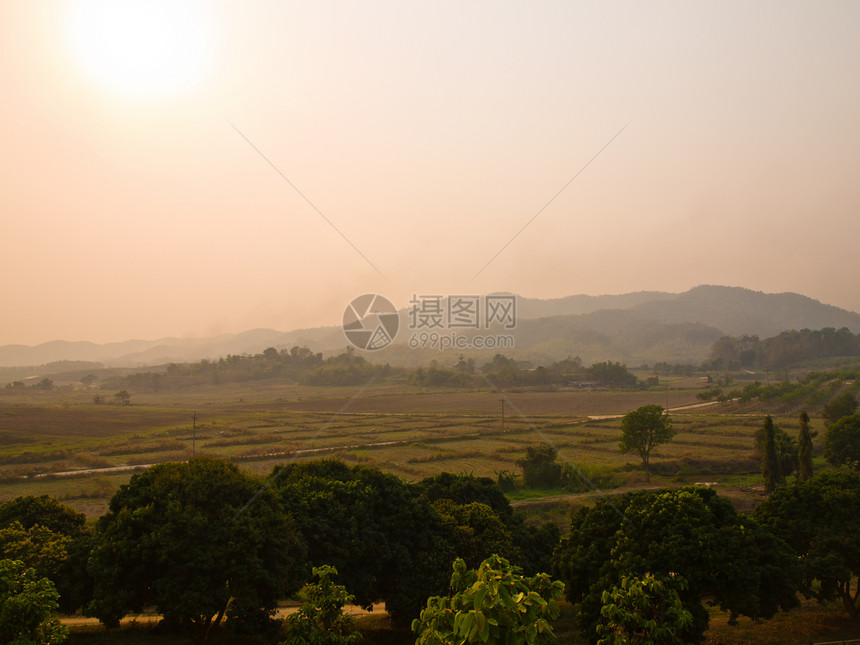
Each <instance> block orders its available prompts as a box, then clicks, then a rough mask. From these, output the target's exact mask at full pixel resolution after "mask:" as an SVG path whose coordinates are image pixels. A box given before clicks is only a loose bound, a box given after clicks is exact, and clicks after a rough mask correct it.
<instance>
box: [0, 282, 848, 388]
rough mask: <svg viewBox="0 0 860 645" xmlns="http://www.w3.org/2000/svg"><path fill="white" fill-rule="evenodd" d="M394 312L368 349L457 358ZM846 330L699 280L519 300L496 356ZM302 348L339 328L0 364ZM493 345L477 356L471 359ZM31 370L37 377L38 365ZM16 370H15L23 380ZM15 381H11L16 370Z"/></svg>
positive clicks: (638, 356) (807, 309)
mask: <svg viewBox="0 0 860 645" xmlns="http://www.w3.org/2000/svg"><path fill="white" fill-rule="evenodd" d="M408 321H409V318H408V312H407V311H406V310H403V311H402V315H401V331H400V334H399V335H398V337H397V339H396V342H395V343H394V344H392V345H391V346H389V347H387V348H385V349H384V350H382V351H379V352H376V353H375V354H374V355H373V360H374V361H375V362H390V363H391V364H392V365H420V364H427V363H429V361H430V360H431V359H433V358H436V359H439V360H440V361H442V362H452V361H451V359H453V361H456V359H457V355H458V354H459V353H461V352H460V350H457V351H451V352H448V353H444V352H443V353H440V352H439V351H438V350H437V349H424V350H420V349H419V350H416V349H415V348H414V347H410V345H409V340H410V336H411V333H412V330H409V329H408ZM827 327H832V328H834V329H841V328H847V329H849V330H850V331H852V332H860V314H857V313H854V312H851V311H847V310H845V309H840V308H838V307H833V306H831V305H826V304H822V303H821V302H819V301H817V300H813V299H812V298H808V297H806V296H803V295H799V294H796V293H779V294H773V293H762V292H759V291H751V290H749V289H743V288H740V287H720V286H707V285H706V286H699V287H696V288H694V289H691V290H689V291H686V292H684V293H680V294H672V293H665V292H650V291H649V292H637V293H629V294H622V295H604V296H585V295H578V296H569V297H565V298H557V299H550V300H538V299H533V298H523V297H521V298H519V299H518V324H517V327H516V329H515V330H513V333H512V335H513V336H514V340H515V347H514V348H513V349H512V350H510V351H507V350H506V351H505V352H504V353H506V354H509V355H511V356H515V357H516V358H518V359H521V360H529V361H532V362H535V363H549V362H552V361H554V360H560V359H562V358H564V357H566V356H580V358H582V360H583V361H584V362H585V363H586V364H590V363H593V362H598V361H606V360H613V361H622V362H626V363H627V364H629V365H637V364H640V363H653V362H660V361H664V362H670V363H699V362H701V361H703V360H705V359H706V358H708V356H709V355H710V352H711V348H712V346H713V344H714V342H716V341H717V340H719V339H720V338H721V337H723V336H743V335H748V336H759V337H760V338H766V337H769V336H775V335H777V334H779V333H781V332H783V331H785V330H792V329H794V330H801V329H823V328H827ZM296 345H298V346H307V347H309V348H310V349H311V350H313V351H314V352H324V353H325V354H327V355H329V354H331V353H339V352H341V351H343V348H344V347H345V346H346V345H347V340H346V338H345V337H344V335H343V332H342V330H341V328H340V327H339V326H331V327H320V328H316V329H303V330H294V331H291V332H280V331H275V330H271V329H255V330H250V331H247V332H242V333H239V334H223V335H221V336H217V337H212V338H198V339H181V338H164V339H160V340H152V341H145V340H132V341H125V342H122V343H109V344H103V345H99V344H95V343H88V342H75V343H71V342H64V341H52V342H50V343H43V344H41V345H37V346H34V347H28V346H23V345H6V346H3V347H0V366H21V365H23V366H28V365H30V366H31V365H44V364H46V363H50V362H52V361H61V360H75V361H98V362H101V363H103V364H105V365H106V366H116V367H120V366H135V365H138V366H139V365H158V364H162V365H163V364H165V363H169V362H177V363H178V362H193V361H199V360H201V359H210V360H211V359H218V358H220V357H222V356H227V355H241V354H258V353H260V352H262V351H263V350H264V349H266V348H267V347H275V348H277V349H289V348H290V347H293V346H296ZM495 353H496V352H495V351H485V352H483V353H481V352H476V353H475V355H476V357H477V358H478V359H481V358H490V357H492V355H493V354H495ZM38 373H40V374H44V373H45V372H44V370H42V371H39V372H38ZM23 376H24V374H22V377H23ZM16 378H18V377H17V376H16Z"/></svg>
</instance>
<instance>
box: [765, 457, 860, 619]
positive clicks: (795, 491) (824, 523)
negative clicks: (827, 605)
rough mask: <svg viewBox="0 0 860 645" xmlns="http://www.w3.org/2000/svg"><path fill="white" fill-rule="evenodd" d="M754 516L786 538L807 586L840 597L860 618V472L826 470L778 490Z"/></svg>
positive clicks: (816, 593) (810, 591)
mask: <svg viewBox="0 0 860 645" xmlns="http://www.w3.org/2000/svg"><path fill="white" fill-rule="evenodd" d="M755 517H756V518H757V519H758V521H760V522H761V523H763V524H765V525H766V526H768V527H769V528H770V529H771V530H772V531H773V532H774V533H775V534H776V535H777V536H779V537H780V538H781V539H783V540H785V541H786V542H787V543H788V544H789V545H790V546H791V548H793V549H794V551H795V552H796V554H797V559H798V562H799V563H800V565H801V567H802V574H803V577H802V590H803V591H804V593H805V594H806V595H807V596H815V597H816V598H818V599H819V600H821V601H822V602H823V601H827V600H830V599H832V598H835V597H838V598H840V599H841V600H842V603H843V605H844V607H845V610H846V611H847V612H848V613H849V614H851V615H852V616H854V617H857V616H860V588H852V582H853V581H854V580H855V579H856V577H857V576H858V575H860V473H853V472H846V471H842V472H823V473H820V474H818V475H816V476H815V477H813V478H811V479H808V480H806V481H802V482H793V483H791V484H789V485H788V486H786V487H784V488H780V489H779V490H777V491H775V492H774V493H773V495H771V496H770V498H769V499H767V500H765V501H764V502H762V503H761V504H760V505H759V506H758V508H756V511H755Z"/></svg>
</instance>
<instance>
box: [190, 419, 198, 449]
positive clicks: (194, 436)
mask: <svg viewBox="0 0 860 645" xmlns="http://www.w3.org/2000/svg"><path fill="white" fill-rule="evenodd" d="M191 422H192V426H191V456H192V457H193V456H194V455H195V454H196V452H197V451H196V448H197V446H196V444H197V410H194V414H193V415H192V417H191Z"/></svg>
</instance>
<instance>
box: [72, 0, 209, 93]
mask: <svg viewBox="0 0 860 645" xmlns="http://www.w3.org/2000/svg"><path fill="white" fill-rule="evenodd" d="M67 26H68V36H69V45H70V47H71V50H72V55H73V57H74V59H75V61H76V63H77V65H78V66H79V67H80V68H81V70H82V71H83V72H84V73H86V75H87V76H88V77H90V79H91V80H92V81H94V82H95V83H97V84H98V85H100V86H102V87H103V88H105V89H107V90H109V91H111V92H114V93H116V94H120V95H123V96H125V97H128V98H142V99H146V98H157V97H163V96H166V95H172V94H177V93H180V92H184V91H187V90H189V89H191V88H192V87H193V86H194V85H195V84H196V83H198V82H199V81H200V80H201V79H202V78H203V76H204V74H205V72H206V68H207V66H208V64H209V63H210V62H211V58H212V37H213V33H212V32H213V29H212V25H211V24H210V23H209V21H208V20H207V16H206V15H205V12H204V11H203V10H202V4H201V3H198V2H194V1H193V0H81V1H80V2H77V3H75V4H74V5H73V7H72V8H71V9H70V11H69V16H68V23H67Z"/></svg>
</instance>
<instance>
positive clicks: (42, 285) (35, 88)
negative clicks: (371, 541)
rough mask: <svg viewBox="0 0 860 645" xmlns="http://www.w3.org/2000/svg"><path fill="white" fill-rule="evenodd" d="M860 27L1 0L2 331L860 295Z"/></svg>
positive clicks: (224, 327)
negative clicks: (550, 304)
mask: <svg viewBox="0 0 860 645" xmlns="http://www.w3.org/2000/svg"><path fill="white" fill-rule="evenodd" d="M117 6H121V8H120V9H116V7H117ZM111 7H113V8H111ZM858 24H860V3H857V2H851V1H847V2H832V1H824V2H817V1H816V2H812V1H809V2H796V1H788V0H780V1H779V2H754V3H750V2H740V1H738V2H735V1H725V0H721V1H719V2H651V3H641V2H624V1H617V2H616V1H612V2H605V1H602V0H601V1H595V2H572V1H565V2H551V1H547V2H535V3H523V2H504V1H503V2H499V1H493V2H489V1H487V2H482V1H474V2H462V1H459V2H445V1H434V2H409V3H404V2H398V1H391V2H374V1H368V2H363V3H354V2H262V1H253V0H251V1H247V2H238V1H236V2H218V1H215V0H213V1H210V2H195V1H193V0H173V1H172V2H164V1H159V0H150V1H149V2H146V3H141V2H140V1H138V2H134V1H133V0H127V2H123V3H120V2H112V3H111V2H105V0H79V1H74V0H68V1H67V2H60V1H47V0H4V1H3V2H2V3H0V87H2V101H0V115H2V119H0V142H2V143H0V272H2V276H3V279H2V281H0V303H2V309H0V345H2V344H11V343H20V344H27V345H32V344H37V343H41V342H45V341H50V340H54V339H63V340H89V341H94V342H108V341H120V340H125V339H129V338H145V339H155V338H160V337H165V336H178V337H205V336H211V335H215V334H220V333H227V332H239V331H243V330H246V329H252V328H258V327H270V328H273V329H278V330H283V331H287V330H290V329H296V328H303V327H312V326H318V325H330V324H337V323H338V322H339V321H340V319H341V316H342V313H343V311H344V308H345V307H346V305H347V303H348V302H349V301H350V300H351V299H352V298H354V297H355V296H357V295H359V294H362V293H380V294H383V295H385V296H386V297H388V298H389V299H390V300H391V301H393V302H394V303H395V304H396V305H397V306H400V307H406V306H407V303H408V301H409V299H410V297H411V296H412V295H413V294H444V295H456V294H480V293H490V292H498V291H506V292H514V293H518V294H521V295H523V296H529V297H537V298H555V297H562V296H566V295H572V294H580V293H586V294H594V295H598V294H605V293H626V292H631V291H639V290H661V291H672V292H681V291H685V290H687V289H689V288H691V287H694V286H696V285H699V284H722V285H732V286H742V287H747V288H751V289H755V290H760V291H767V292H783V291H794V292H798V293H802V294H805V295H808V296H811V297H813V298H816V299H819V300H821V301H823V302H825V303H828V304H833V305H837V306H840V307H844V308H847V309H851V310H854V311H860V289H858V286H857V276H858V275H860V253H857V246H858V239H860V181H858V180H857V173H858V169H860V120H858V118H857V115H858V114H860V38H857V25H858Z"/></svg>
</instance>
